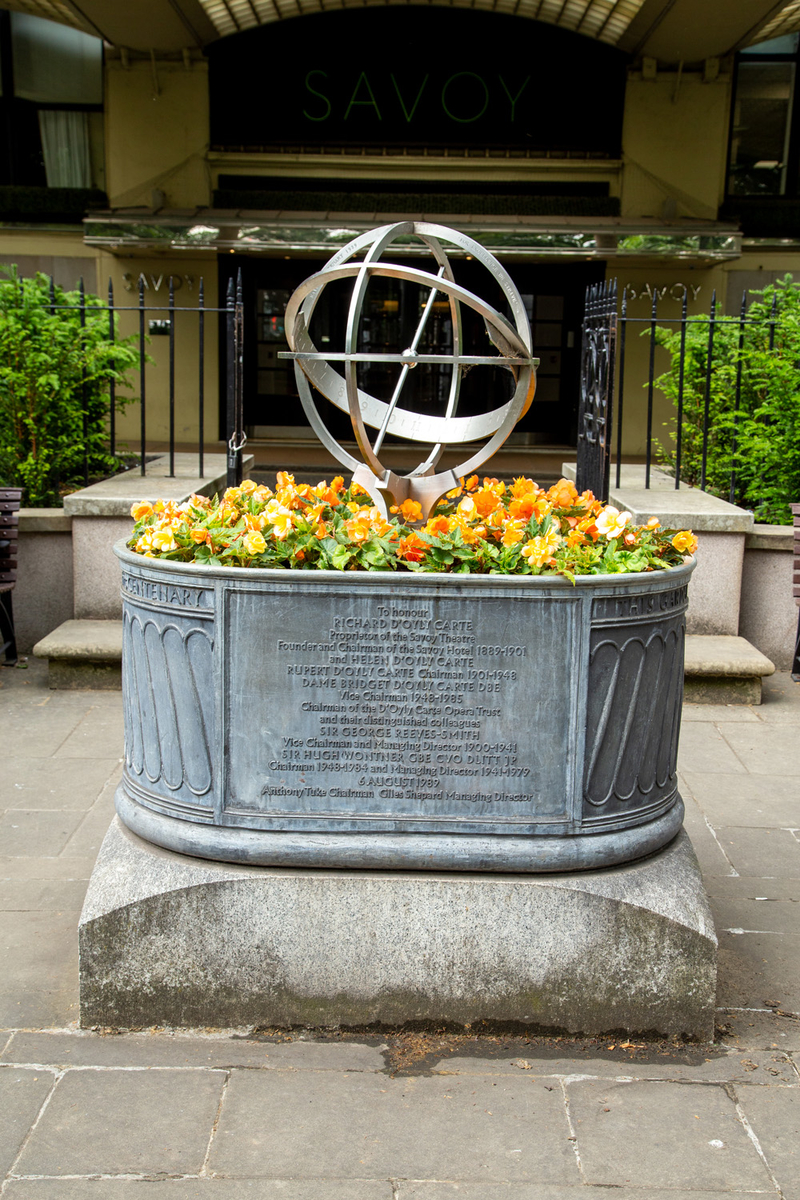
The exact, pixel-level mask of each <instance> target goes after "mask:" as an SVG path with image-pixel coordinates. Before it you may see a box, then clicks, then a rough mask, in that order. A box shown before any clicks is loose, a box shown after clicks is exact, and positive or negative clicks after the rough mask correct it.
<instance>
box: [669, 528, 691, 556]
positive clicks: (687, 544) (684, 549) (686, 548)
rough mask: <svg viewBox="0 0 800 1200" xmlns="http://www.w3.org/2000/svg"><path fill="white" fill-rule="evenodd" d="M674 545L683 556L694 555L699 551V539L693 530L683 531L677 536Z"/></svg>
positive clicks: (673, 540)
mask: <svg viewBox="0 0 800 1200" xmlns="http://www.w3.org/2000/svg"><path fill="white" fill-rule="evenodd" d="M672 544H673V546H674V547H675V549H676V550H678V551H679V552H680V553H681V554H694V552H695V550H696V549H697V538H696V537H695V536H694V534H693V533H692V531H691V529H682V530H681V531H680V532H679V533H676V534H675V537H674V538H673V539H672Z"/></svg>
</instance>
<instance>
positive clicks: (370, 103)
mask: <svg viewBox="0 0 800 1200" xmlns="http://www.w3.org/2000/svg"><path fill="white" fill-rule="evenodd" d="M362 79H363V81H364V87H365V88H366V89H367V91H368V92H369V100H356V96H357V95H358V89H359V88H360V87H361V81H362ZM354 104H366V105H367V106H368V107H369V106H371V107H372V108H374V109H375V112H376V114H377V117H378V120H379V121H382V120H383V117H382V116H381V110H380V109H379V108H378V101H377V100H376V99H375V94H374V92H373V91H372V88H371V87H370V85H369V80H368V79H367V73H366V71H362V72H361V74H360V75H359V77H358V79H357V80H356V86H355V87H354V88H353V94H352V96H351V97H350V103H349V104H348V106H347V111H346V113H345V114H344V119H345V121H346V120H347V118H348V117H349V116H350V109H351V108H352V107H353V105H354Z"/></svg>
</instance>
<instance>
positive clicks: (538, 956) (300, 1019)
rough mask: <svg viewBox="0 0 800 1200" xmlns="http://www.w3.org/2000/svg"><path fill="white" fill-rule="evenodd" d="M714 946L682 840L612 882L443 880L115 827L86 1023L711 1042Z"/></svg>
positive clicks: (85, 921) (93, 900) (94, 893)
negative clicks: (327, 866)
mask: <svg viewBox="0 0 800 1200" xmlns="http://www.w3.org/2000/svg"><path fill="white" fill-rule="evenodd" d="M716 951H717V943H716V936H715V933H714V926H713V921H712V918H711V914H710V910H709V907H708V902H707V899H706V895H705V892H704V890H703V885H702V881H701V877H700V871H699V868H698V865H697V860H696V858H695V856H694V851H693V850H692V846H691V843H690V841H689V839H688V837H687V835H686V834H685V833H681V834H679V835H678V837H677V838H676V839H675V840H674V841H673V842H671V843H670V845H669V846H668V847H666V848H665V849H664V850H662V851H661V852H660V853H659V854H657V855H653V856H652V857H650V858H648V859H645V860H642V861H640V862H637V863H631V864H628V865H626V866H624V867H616V868H611V869H607V870H602V871H594V872H584V873H572V874H568V873H563V874H553V875H548V876H541V875H540V876H536V875H512V874H508V875H503V874H493V875H487V874H478V873H470V874H466V873H465V874H457V873H447V874H445V873H436V872H405V871H332V870H310V869H307V870H301V869H281V868H278V867H246V866H234V865H230V864H221V863H212V862H209V861H203V860H199V859H190V858H186V857H183V856H181V855H178V854H173V853H171V852H170V851H166V850H161V849H159V848H157V847H154V846H152V845H150V844H149V843H147V842H144V841H142V840H140V839H139V838H138V837H137V836H136V835H135V834H133V833H131V832H130V831H128V830H127V829H125V827H124V826H123V825H122V824H121V823H120V821H119V819H115V821H114V823H113V825H112V826H111V829H110V830H109V833H108V835H107V837H106V839H105V842H104V843H103V846H102V848H101V851H100V855H99V857H98V860H97V865H96V867H95V870H94V873H93V875H92V879H91V882H90V885H89V891H88V893H87V897H86V903H85V905H84V910H83V914H82V916H81V922H80V977H81V1023H82V1025H84V1026H90V1025H104V1026H112V1027H136V1026H151V1025H173V1026H184V1027H186V1026H217V1027H220V1026H242V1025H281V1026H287V1025H294V1024H304V1025H312V1026H358V1025H364V1024H370V1023H373V1022H382V1023H385V1024H391V1025H403V1024H405V1023H407V1022H411V1021H433V1022H445V1021H446V1022H454V1023H456V1024H458V1025H464V1024H467V1023H469V1022H475V1021H478V1020H488V1021H497V1022H499V1021H512V1022H519V1023H521V1024H523V1025H526V1026H529V1027H531V1029H534V1030H536V1029H538V1030H543V1031H544V1030H564V1031H566V1032H569V1033H576V1034H577V1033H583V1034H587V1035H592V1034H601V1033H607V1032H610V1031H612V1030H620V1029H624V1030H626V1031H627V1032H629V1033H646V1032H649V1033H653V1034H660V1035H670V1034H678V1035H683V1036H687V1037H692V1038H700V1039H710V1038H711V1037H712V1034H713V1018H714V1003H715V986H716Z"/></svg>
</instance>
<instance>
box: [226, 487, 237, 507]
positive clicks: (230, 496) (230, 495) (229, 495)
mask: <svg viewBox="0 0 800 1200" xmlns="http://www.w3.org/2000/svg"><path fill="white" fill-rule="evenodd" d="M241 495H242V489H241V488H240V487H232V488H226V489H225V491H224V492H223V494H222V499H223V501H225V500H227V501H228V503H229V504H234V503H235V502H236V501H237V500H239V499H241Z"/></svg>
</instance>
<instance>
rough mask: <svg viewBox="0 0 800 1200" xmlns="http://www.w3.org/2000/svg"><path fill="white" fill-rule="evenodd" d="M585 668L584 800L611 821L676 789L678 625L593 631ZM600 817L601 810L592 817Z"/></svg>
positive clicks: (680, 674) (680, 671)
mask: <svg viewBox="0 0 800 1200" xmlns="http://www.w3.org/2000/svg"><path fill="white" fill-rule="evenodd" d="M595 638H596V639H597V640H596V642H595V645H594V646H593V648H592V652H591V659H590V671H589V699H588V705H587V729H586V775H585V786H584V800H585V802H586V804H587V805H588V806H591V807H590V808H589V810H588V812H587V815H588V813H589V812H591V811H592V809H593V810H594V811H595V812H597V811H598V810H602V813H603V815H608V817H609V818H612V817H614V816H617V815H619V814H620V813H624V812H625V811H631V812H633V811H635V809H636V808H637V807H638V806H641V805H646V806H651V805H653V804H655V803H657V802H658V800H659V796H660V795H661V794H664V795H665V796H666V795H668V794H670V793H671V792H672V791H673V790H674V776H675V761H676V753H677V731H678V723H679V720H680V703H681V696H682V685H683V624H682V621H681V622H679V623H677V624H676V623H675V622H674V621H673V622H670V623H666V622H659V623H658V624H657V625H656V627H655V628H653V626H652V625H648V624H647V623H644V624H642V625H640V626H639V628H637V629H636V630H635V631H634V632H632V631H631V630H630V629H623V628H619V629H615V628H613V627H609V626H605V627H604V628H602V629H598V630H597V632H596V634H595ZM598 815H599V813H598Z"/></svg>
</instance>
